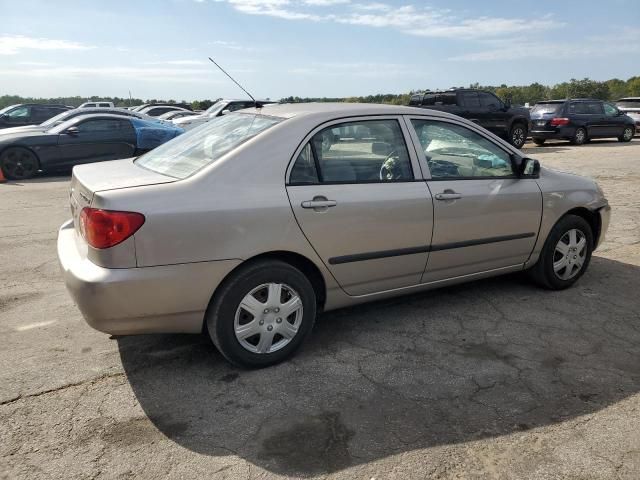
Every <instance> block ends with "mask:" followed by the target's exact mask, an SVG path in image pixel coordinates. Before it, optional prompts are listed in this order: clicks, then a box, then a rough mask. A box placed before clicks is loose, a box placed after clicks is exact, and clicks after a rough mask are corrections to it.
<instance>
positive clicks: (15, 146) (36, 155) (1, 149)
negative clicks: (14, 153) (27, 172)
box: [0, 144, 42, 168]
mask: <svg viewBox="0 0 640 480" xmlns="http://www.w3.org/2000/svg"><path fill="white" fill-rule="evenodd" d="M10 148H24V149H25V150H29V151H30V152H31V153H33V156H34V157H36V160H37V162H38V167H39V168H42V163H41V162H40V156H39V155H38V153H37V152H36V151H35V150H34V149H33V148H31V147H29V146H28V145H15V144H10V145H6V146H4V147H0V156H2V154H3V153H4V152H6V151H7V150H9V149H10Z"/></svg>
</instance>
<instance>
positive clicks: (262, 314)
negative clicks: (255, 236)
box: [206, 260, 316, 368]
mask: <svg viewBox="0 0 640 480" xmlns="http://www.w3.org/2000/svg"><path fill="white" fill-rule="evenodd" d="M315 316H316V296H315V292H314V290H313V286H312V285H311V282H309V280H308V279H307V277H306V276H305V275H304V274H303V273H302V272H300V271H299V270H298V269H296V268H294V267H292V266H291V265H289V264H287V263H284V262H281V261H274V260H267V261H261V262H257V263H254V264H252V265H249V266H247V267H245V268H241V269H240V270H239V271H238V272H236V273H234V274H232V276H231V277H230V278H229V280H228V281H226V282H225V283H224V284H223V286H222V287H221V290H220V292H219V293H217V294H216V298H215V299H214V301H213V303H212V305H211V307H210V308H209V311H208V312H207V317H206V322H207V328H208V331H209V335H210V336H211V340H212V341H213V343H214V345H215V346H216V347H217V348H218V350H219V351H220V353H222V355H224V357H225V358H226V359H227V360H229V361H230V362H231V363H233V364H235V365H238V366H243V367H250V368H261V367H267V366H269V365H273V364H276V363H278V362H281V361H283V360H285V359H286V358H287V357H289V356H291V355H292V354H293V353H294V351H295V350H297V349H298V348H299V347H300V345H301V344H302V342H303V341H304V340H305V338H306V337H307V336H308V335H309V333H310V332H311V329H312V328H313V324H314V321H315Z"/></svg>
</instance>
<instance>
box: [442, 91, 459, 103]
mask: <svg viewBox="0 0 640 480" xmlns="http://www.w3.org/2000/svg"><path fill="white" fill-rule="evenodd" d="M438 101H439V102H441V103H442V105H455V104H456V94H455V92H451V93H443V94H442V95H439V96H438Z"/></svg>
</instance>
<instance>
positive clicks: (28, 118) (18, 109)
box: [0, 103, 71, 128]
mask: <svg viewBox="0 0 640 480" xmlns="http://www.w3.org/2000/svg"><path fill="white" fill-rule="evenodd" d="M70 109H71V107H66V106H64V105H42V104H37V103H21V104H18V105H11V106H9V107H5V108H3V109H2V110H0V128H8V127H21V126H23V125H37V124H39V123H42V122H44V121H45V120H49V119H50V118H51V117H55V116H56V115H58V114H59V113H62V112H66V111H67V110H70Z"/></svg>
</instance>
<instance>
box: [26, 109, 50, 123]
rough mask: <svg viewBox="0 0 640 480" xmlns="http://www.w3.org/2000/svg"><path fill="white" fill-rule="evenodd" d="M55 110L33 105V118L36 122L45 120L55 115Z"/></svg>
mask: <svg viewBox="0 0 640 480" xmlns="http://www.w3.org/2000/svg"><path fill="white" fill-rule="evenodd" d="M54 113H55V110H53V109H51V108H47V107H33V108H32V109H31V120H33V121H34V122H44V121H45V120H46V119H48V118H49V117H51V116H52V115H54Z"/></svg>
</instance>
